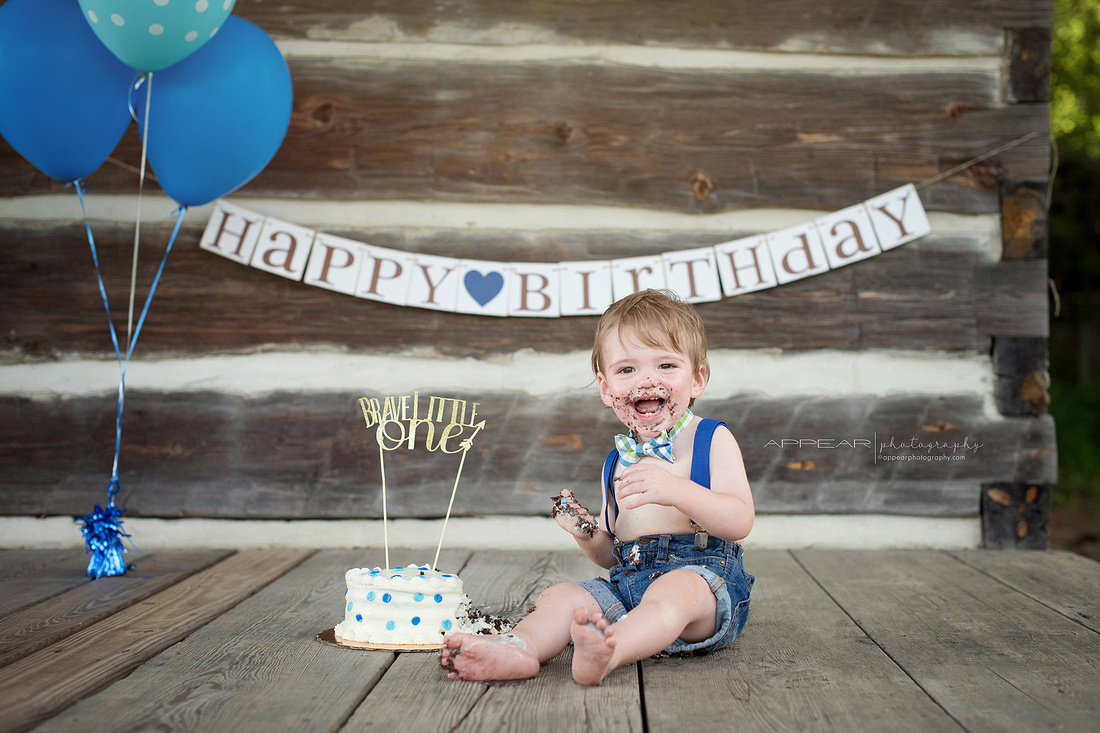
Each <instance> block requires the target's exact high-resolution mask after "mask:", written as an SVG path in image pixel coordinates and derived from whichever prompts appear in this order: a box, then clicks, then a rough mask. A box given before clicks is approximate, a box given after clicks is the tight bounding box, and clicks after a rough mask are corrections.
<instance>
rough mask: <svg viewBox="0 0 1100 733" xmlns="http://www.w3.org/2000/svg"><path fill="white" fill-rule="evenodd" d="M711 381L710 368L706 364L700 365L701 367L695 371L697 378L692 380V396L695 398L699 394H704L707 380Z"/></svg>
mask: <svg viewBox="0 0 1100 733" xmlns="http://www.w3.org/2000/svg"><path fill="white" fill-rule="evenodd" d="M709 381H710V369H709V368H708V367H707V366H706V365H705V364H703V365H700V367H699V369H698V370H697V371H696V372H695V378H694V379H692V380H691V398H692V399H695V398H696V397H698V396H699V395H701V394H703V390H704V389H706V387H707V382H709Z"/></svg>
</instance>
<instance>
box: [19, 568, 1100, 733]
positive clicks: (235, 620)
mask: <svg viewBox="0 0 1100 733" xmlns="http://www.w3.org/2000/svg"><path fill="white" fill-rule="evenodd" d="M424 556H425V551H410V550H392V551H391V561H392V563H393V564H405V563H408V562H413V561H424V559H425V557H424ZM382 558H383V554H382V551H381V550H379V549H366V550H324V551H318V552H313V551H308V550H306V551H303V550H275V549H272V550H249V551H240V552H233V551H230V550H227V551H224V552H211V551H203V552H199V551H182V550H181V551H175V552H167V551H165V552H161V553H155V554H153V555H152V556H150V557H148V558H142V559H140V560H138V561H137V567H136V569H135V570H132V571H130V572H129V573H127V574H126V575H125V576H123V577H121V578H105V579H101V580H97V581H87V580H86V579H85V578H84V577H83V566H84V562H83V556H82V555H81V554H80V553H79V552H78V551H23V550H19V551H16V550H9V551H2V552H0V731H21V730H30V729H36V730H43V731H55V730H66V731H75V730H80V731H90V730H110V731H127V730H139V729H140V730H149V729H158V730H210V731H229V730H231V731H248V730H264V731H271V730H276V731H278V730H294V731H336V730H341V731H359V730H402V731H407V732H409V733H415V732H417V731H452V730H458V731H502V730H505V731H534V730H554V731H654V732H658V731H682V730H708V729H709V730H729V729H731V728H733V727H737V728H739V729H745V730H752V731H772V730H775V731H787V730H843V731H846V732H850V731H879V730H884V731H885V730H889V731H899V730H913V731H938V730H950V731H986V730H990V731H993V730H996V731H1032V730H1055V729H1057V730H1067V731H1085V730H1097V729H1098V728H1100V724H1098V723H1097V721H1098V720H1100V667H1098V665H1097V660H1098V659H1100V564H1098V563H1095V562H1093V561H1091V560H1088V559H1085V558H1083V557H1079V556H1076V555H1071V554H1068V553H1059V552H1008V551H1003V552H997V551H968V552H941V551H897V552H874V551H838V550H806V551H795V552H783V551H752V550H751V549H750V551H749V552H748V553H747V555H746V565H747V567H748V569H749V570H750V571H751V572H753V573H754V574H755V575H756V576H757V583H756V587H755V589H754V592H753V605H752V614H751V617H750V620H749V623H748V625H747V627H746V630H745V632H744V634H743V635H742V637H741V638H740V639H739V640H738V641H737V642H736V643H735V644H734V645H733V646H732V647H731V648H729V649H727V650H724V651H722V652H719V653H717V654H713V655H709V656H706V657H695V658H660V659H650V660H646V661H644V662H642V663H640V664H637V665H631V666H628V667H624V668H622V669H619V670H617V671H616V672H614V673H613V674H612V675H611V676H610V677H609V678H608V679H607V680H606V681H605V682H604V684H603V685H601V686H600V687H597V688H584V687H580V686H578V685H576V684H574V683H573V682H572V680H571V678H570V675H569V661H570V652H569V650H567V651H566V652H565V653H564V654H563V655H561V657H559V658H558V659H555V660H553V661H552V662H550V663H548V664H546V665H545V666H544V668H543V670H542V672H541V674H540V675H539V676H538V677H537V678H536V679H534V680H529V681H525V682H520V683H507V684H484V683H475V682H452V681H450V680H448V679H446V677H444V676H443V674H442V672H441V671H440V669H439V662H438V656H437V655H435V654H430V653H429V654H423V653H420V654H417V653H407V654H394V653H389V652H361V651H351V650H345V649H338V648H334V647H329V646H325V645H323V644H320V643H318V642H317V641H315V639H314V636H315V634H317V633H318V632H320V631H322V630H324V629H327V628H329V627H331V626H332V625H333V624H334V623H335V622H336V621H338V620H339V618H340V617H341V605H342V601H341V599H342V594H343V588H344V585H343V574H344V571H345V570H346V569H347V568H348V567H353V566H359V565H371V566H373V565H379V564H382V562H383V561H382ZM440 566H441V567H445V568H447V569H451V570H456V571H458V572H460V573H461V575H462V577H463V579H464V581H465V584H466V589H467V591H468V593H469V595H470V596H471V598H473V599H474V600H475V601H476V602H478V603H479V604H484V605H485V606H487V607H488V608H489V610H491V611H492V612H494V613H498V614H503V615H509V616H519V615H522V614H523V613H524V612H525V611H526V609H527V608H529V607H530V605H531V603H532V602H533V600H534V598H535V597H536V596H537V594H538V592H539V591H540V590H541V589H542V588H543V587H545V586H547V585H549V584H551V583H554V582H558V581H561V580H569V579H581V578H586V577H591V575H592V570H593V568H592V566H591V565H590V564H588V562H587V561H586V560H585V559H584V558H583V557H582V556H580V554H579V553H570V552H531V551H516V552H509V553H502V552H499V551H477V550H463V549H452V550H448V551H447V552H446V553H444V556H443V557H441V559H440Z"/></svg>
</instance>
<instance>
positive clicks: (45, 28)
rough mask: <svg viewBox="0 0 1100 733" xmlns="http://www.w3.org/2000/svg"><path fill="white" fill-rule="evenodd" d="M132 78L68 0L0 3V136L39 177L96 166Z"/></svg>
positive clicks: (122, 126)
mask: <svg viewBox="0 0 1100 733" xmlns="http://www.w3.org/2000/svg"><path fill="white" fill-rule="evenodd" d="M133 78H134V71H133V69H131V68H129V67H128V66H126V65H125V64H123V63H122V62H120V61H119V60H118V59H116V58H115V57H114V56H113V55H112V54H111V52H110V51H108V50H107V49H106V48H104V47H103V44H102V43H100V42H99V40H98V39H96V37H95V34H94V33H92V32H91V30H89V29H88V24H87V23H85V22H84V20H83V18H81V14H80V6H79V5H77V2H76V0H8V2H6V3H4V4H3V5H2V6H0V135H2V136H3V137H4V139H5V140H7V141H8V144H9V145H11V146H12V147H13V148H15V150H16V151H17V152H18V153H19V154H20V155H22V156H23V157H24V158H26V159H27V160H28V161H30V162H31V164H32V165H34V166H35V167H36V168H38V169H39V170H40V171H42V172H43V173H45V174H46V175H47V176H50V177H51V178H56V179H57V180H59V181H75V180H78V179H81V178H85V177H87V176H90V175H91V174H92V173H93V172H95V170H96V168H98V167H99V166H100V165H102V164H103V161H105V160H106V159H107V156H109V155H110V154H111V151H113V150H114V149H115V147H117V146H118V141H119V140H120V139H122V135H123V133H124V132H126V127H127V126H128V125H129V124H130V111H129V108H128V107H127V96H128V94H129V89H130V83H131V81H133Z"/></svg>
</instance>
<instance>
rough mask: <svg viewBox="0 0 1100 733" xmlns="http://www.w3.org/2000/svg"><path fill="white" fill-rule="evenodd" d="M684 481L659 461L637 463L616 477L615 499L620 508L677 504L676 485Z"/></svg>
mask: <svg viewBox="0 0 1100 733" xmlns="http://www.w3.org/2000/svg"><path fill="white" fill-rule="evenodd" d="M682 481H683V479H682V478H680V477H678V476H674V475H673V474H671V473H669V472H668V471H667V470H665V469H664V467H663V466H661V465H659V464H657V463H636V464H634V465H633V466H630V467H629V468H627V469H626V470H625V471H623V472H622V474H620V475H619V476H618V477H617V478H616V479H615V499H616V501H618V503H619V508H620V509H637V508H638V507H640V506H644V505H645V504H661V505H662V506H675V500H676V495H677V492H676V485H677V483H680V482H682Z"/></svg>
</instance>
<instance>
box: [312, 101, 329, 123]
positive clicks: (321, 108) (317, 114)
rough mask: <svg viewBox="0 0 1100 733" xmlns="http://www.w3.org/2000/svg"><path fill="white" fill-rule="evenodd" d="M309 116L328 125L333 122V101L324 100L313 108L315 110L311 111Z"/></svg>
mask: <svg viewBox="0 0 1100 733" xmlns="http://www.w3.org/2000/svg"><path fill="white" fill-rule="evenodd" d="M309 117H310V119H311V120H313V121H314V122H319V123H321V124H322V125H325V126H326V127H327V126H328V124H329V123H330V122H332V103H331V102H323V103H322V104H319V105H317V106H316V107H314V108H313V111H312V112H310V113H309Z"/></svg>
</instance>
